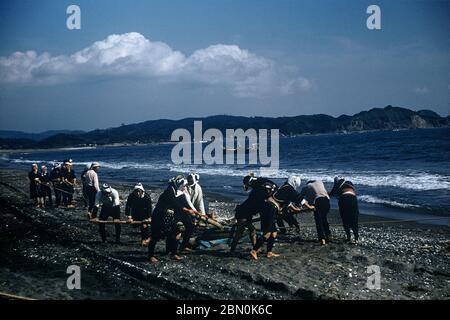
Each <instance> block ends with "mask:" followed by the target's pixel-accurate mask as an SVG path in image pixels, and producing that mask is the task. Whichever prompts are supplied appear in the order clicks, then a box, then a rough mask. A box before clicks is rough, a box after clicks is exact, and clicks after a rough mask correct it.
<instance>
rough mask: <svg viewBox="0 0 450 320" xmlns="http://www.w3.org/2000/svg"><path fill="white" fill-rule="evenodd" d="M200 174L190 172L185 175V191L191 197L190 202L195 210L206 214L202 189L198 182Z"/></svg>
mask: <svg viewBox="0 0 450 320" xmlns="http://www.w3.org/2000/svg"><path fill="white" fill-rule="evenodd" d="M199 180H200V176H199V175H198V174H196V173H191V174H189V175H188V176H187V183H188V187H187V191H188V193H189V195H190V197H191V202H192V204H193V205H194V208H195V210H197V211H198V212H200V213H201V214H206V210H205V203H204V201H203V190H202V187H201V186H200V184H199Z"/></svg>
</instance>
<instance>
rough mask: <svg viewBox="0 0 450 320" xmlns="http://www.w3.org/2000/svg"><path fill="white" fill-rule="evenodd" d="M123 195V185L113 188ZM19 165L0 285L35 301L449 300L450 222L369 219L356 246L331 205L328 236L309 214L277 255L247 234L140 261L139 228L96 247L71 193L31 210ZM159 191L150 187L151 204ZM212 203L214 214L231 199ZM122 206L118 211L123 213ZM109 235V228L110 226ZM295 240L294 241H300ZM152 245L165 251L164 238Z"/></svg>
mask: <svg viewBox="0 0 450 320" xmlns="http://www.w3.org/2000/svg"><path fill="white" fill-rule="evenodd" d="M114 187H117V189H118V190H119V191H120V193H121V196H122V198H126V196H127V193H128V191H129V189H130V186H125V185H119V186H118V185H114ZM27 192H28V181H27V178H26V173H25V172H22V171H13V170H1V171H0V212H1V214H0V243H1V245H0V257H1V262H0V291H1V292H6V293H12V294H16V295H23V296H26V297H31V298H37V299H449V298H450V272H449V266H450V257H449V254H450V237H449V236H450V228H449V227H444V226H430V225H423V224H422V225H419V224H416V223H398V222H393V223H377V224H369V223H367V222H371V221H378V222H380V221H381V220H385V219H380V218H376V217H373V216H365V215H361V219H360V220H361V237H362V240H361V242H360V244H359V245H352V244H346V243H345V242H344V241H342V239H343V237H344V233H343V230H342V227H341V225H340V220H339V218H338V214H337V213H336V211H332V212H331V213H330V222H332V223H334V224H335V225H334V224H333V226H332V232H333V238H334V239H335V240H334V241H333V243H331V244H328V245H326V246H319V245H318V244H317V243H316V232H315V228H314V227H313V218H312V214H310V213H308V214H304V215H302V216H300V219H299V221H300V223H301V225H302V226H303V227H302V230H301V234H300V236H299V235H296V234H295V233H294V231H291V233H289V234H288V235H284V236H281V237H280V238H279V241H278V242H277V243H276V245H275V250H274V251H275V252H278V253H280V254H281V255H282V256H281V257H278V258H273V259H267V258H265V257H264V255H263V254H262V255H261V258H260V259H259V260H258V261H253V260H250V259H249V251H250V245H249V243H248V240H247V237H245V238H243V240H242V242H241V244H240V245H239V246H238V249H237V253H235V254H234V255H231V254H230V253H229V252H228V246H227V245H220V246H216V247H214V248H212V249H208V250H197V251H194V252H190V253H187V254H184V258H185V259H184V260H183V261H182V262H174V261H172V260H170V259H169V257H168V256H162V257H161V261H160V263H158V264H156V265H151V264H149V263H148V262H147V250H146V248H142V247H140V246H139V245H138V242H139V239H140V237H139V233H138V229H136V228H133V227H131V226H123V228H122V243H121V244H120V245H117V244H113V243H108V244H100V243H99V236H98V232H97V226H95V225H91V224H90V223H89V222H88V221H87V219H86V217H85V210H84V209H83V208H82V205H81V203H82V202H81V199H80V195H79V194H77V196H76V198H77V200H78V207H77V208H76V209H53V208H49V209H45V210H43V209H36V208H34V207H33V206H32V205H31V201H30V200H29V199H28V194H27ZM160 192H161V190H157V189H153V190H151V194H152V198H153V200H154V201H156V199H157V197H158V195H159V193H160ZM209 200H210V206H211V207H212V208H213V209H214V210H215V211H216V213H217V214H218V215H219V216H221V215H223V213H224V212H226V211H228V212H230V211H231V210H232V209H233V207H234V204H233V203H230V202H224V201H222V200H218V201H215V200H214V199H211V198H210V199H209ZM122 212H123V211H122ZM107 230H109V232H110V233H111V234H110V237H109V239H111V241H112V239H113V235H112V232H113V227H112V226H108V227H107ZM300 237H301V238H300ZM157 250H158V251H159V252H160V253H162V251H163V242H161V243H160V244H159V246H158V247H157ZM72 264H76V265H79V266H80V267H81V290H68V289H67V287H66V279H67V276H68V275H67V274H66V268H67V267H68V266H69V265H72ZM370 265H378V266H379V267H380V269H381V289H380V290H370V289H368V288H367V286H366V283H367V276H368V275H369V274H367V273H366V270H367V267H368V266H370Z"/></svg>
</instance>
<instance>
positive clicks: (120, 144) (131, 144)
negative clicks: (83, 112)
mask: <svg viewBox="0 0 450 320" xmlns="http://www.w3.org/2000/svg"><path fill="white" fill-rule="evenodd" d="M446 128H450V126H443V127H425V128H398V129H372V130H355V131H347V132H343V131H332V132H320V133H308V132H306V133H301V134H291V135H280V138H282V139H293V138H299V137H316V136H326V135H351V134H364V133H374V132H402V131H412V130H439V129H446ZM177 143H179V141H171V140H167V141H149V142H144V143H137V142H117V143H108V144H102V145H95V146H75V147H74V146H66V147H58V148H26V149H1V148H0V154H1V153H7V154H11V153H24V152H52V151H66V150H69V151H70V150H84V149H97V148H98V149H101V148H121V147H144V146H148V145H171V144H177Z"/></svg>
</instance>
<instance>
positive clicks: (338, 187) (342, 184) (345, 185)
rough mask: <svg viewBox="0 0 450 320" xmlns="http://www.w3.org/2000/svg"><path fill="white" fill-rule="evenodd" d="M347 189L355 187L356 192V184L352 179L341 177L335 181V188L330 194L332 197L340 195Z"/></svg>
mask: <svg viewBox="0 0 450 320" xmlns="http://www.w3.org/2000/svg"><path fill="white" fill-rule="evenodd" d="M345 189H353V191H355V192H356V189H355V186H354V185H353V183H352V182H351V181H347V180H345V179H340V180H339V181H337V182H335V183H334V185H333V189H331V191H330V193H329V195H330V197H338V198H339V197H340V196H341V195H342V191H343V190H345Z"/></svg>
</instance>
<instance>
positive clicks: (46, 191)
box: [39, 165, 53, 206]
mask: <svg viewBox="0 0 450 320" xmlns="http://www.w3.org/2000/svg"><path fill="white" fill-rule="evenodd" d="M39 179H40V180H41V196H42V198H43V199H44V205H45V204H46V203H45V202H46V201H45V200H46V199H47V198H48V205H50V206H52V205H53V200H52V189H51V187H50V182H51V178H50V174H49V173H48V171H47V166H45V165H42V166H41V173H40V178H39Z"/></svg>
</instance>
